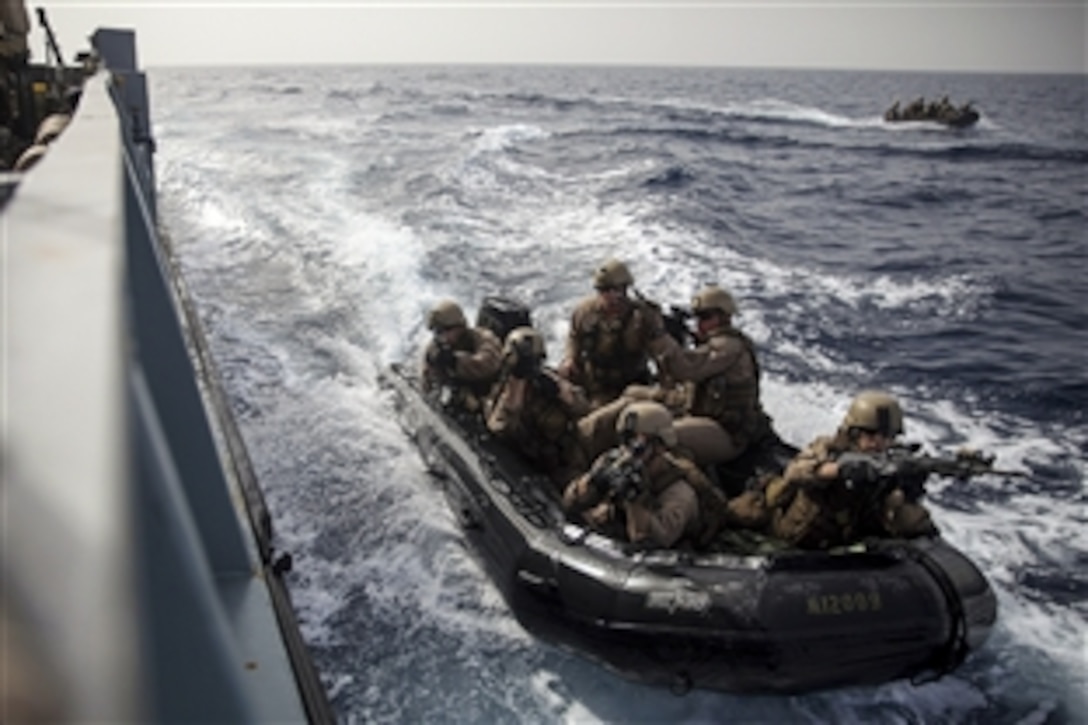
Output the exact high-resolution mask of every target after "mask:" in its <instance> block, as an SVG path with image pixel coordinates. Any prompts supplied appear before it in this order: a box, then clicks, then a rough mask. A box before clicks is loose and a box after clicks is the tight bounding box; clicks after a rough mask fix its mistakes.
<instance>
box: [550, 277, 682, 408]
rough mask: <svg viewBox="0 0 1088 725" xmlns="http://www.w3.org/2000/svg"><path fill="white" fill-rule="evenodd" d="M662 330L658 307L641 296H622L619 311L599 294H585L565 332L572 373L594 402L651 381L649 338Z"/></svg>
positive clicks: (611, 398)
mask: <svg viewBox="0 0 1088 725" xmlns="http://www.w3.org/2000/svg"><path fill="white" fill-rule="evenodd" d="M661 330H662V323H661V315H660V313H658V312H657V311H656V310H653V309H652V308H651V307H650V306H649V305H647V304H645V303H643V302H640V301H638V300H632V299H624V300H623V303H622V309H621V311H620V312H619V313H618V314H610V313H609V312H608V311H607V310H606V309H605V304H604V302H603V301H602V300H601V299H600V298H598V297H589V298H587V299H585V300H583V301H582V302H581V303H579V304H578V306H577V307H576V308H575V310H574V312H573V313H572V314H571V324H570V333H569V334H568V336H567V350H566V355H565V360H567V361H569V364H570V369H571V373H570V379H571V380H572V382H575V383H577V384H579V385H581V386H582V387H583V388H584V389H585V391H586V394H587V395H588V396H589V399H590V403H591V405H592V406H593V407H597V406H600V405H603V404H604V403H607V402H608V401H610V400H614V399H615V398H617V397H618V396H619V395H620V393H622V392H623V390H624V388H626V387H627V386H628V385H631V384H632V383H648V382H650V379H651V376H650V368H649V360H650V358H649V354H648V352H649V348H650V342H651V341H652V340H653V339H654V337H656V336H658V335H660V334H661Z"/></svg>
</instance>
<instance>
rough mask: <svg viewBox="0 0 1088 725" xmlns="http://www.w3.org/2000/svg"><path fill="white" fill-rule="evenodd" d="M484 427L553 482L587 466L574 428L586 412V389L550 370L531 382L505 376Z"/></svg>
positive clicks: (564, 479)
mask: <svg viewBox="0 0 1088 725" xmlns="http://www.w3.org/2000/svg"><path fill="white" fill-rule="evenodd" d="M490 408H491V410H490V412H489V414H488V416H487V427H488V430H490V431H491V432H492V433H493V434H494V435H495V436H497V437H498V438H501V439H503V440H505V441H507V442H508V443H510V444H512V446H513V447H514V448H516V449H517V450H518V451H520V452H521V453H522V455H524V456H525V457H526V458H527V459H529V460H530V461H531V462H533V463H534V464H535V465H536V466H537V467H539V468H540V469H541V470H542V471H544V472H545V473H547V474H549V475H550V476H552V478H553V480H555V481H556V483H557V484H566V482H567V481H569V480H570V479H571V477H573V476H574V475H576V474H578V473H580V472H582V471H584V470H585V469H586V467H587V466H588V465H589V461H588V460H587V459H586V456H585V453H584V452H583V450H582V446H581V444H580V442H579V440H578V436H577V433H576V429H575V423H576V421H577V420H578V419H579V418H581V417H582V416H583V415H585V414H586V413H587V412H589V401H587V400H586V397H585V393H584V392H582V390H581V389H579V388H578V387H577V386H575V385H572V384H571V383H570V382H569V381H567V380H563V379H562V378H560V377H559V376H558V375H557V374H556V373H554V372H553V371H551V370H546V369H541V370H540V371H539V372H538V373H537V374H536V376H535V377H534V378H533V379H531V380H524V379H521V378H515V377H513V376H511V375H507V376H506V377H505V379H503V380H502V382H501V383H499V386H498V388H497V389H496V393H495V398H494V403H493V404H492V405H491V406H490Z"/></svg>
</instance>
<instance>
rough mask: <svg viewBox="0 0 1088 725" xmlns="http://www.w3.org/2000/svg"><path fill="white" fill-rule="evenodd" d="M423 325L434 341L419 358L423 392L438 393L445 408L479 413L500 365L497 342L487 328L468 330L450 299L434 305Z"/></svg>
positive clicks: (497, 375)
mask: <svg viewBox="0 0 1088 725" xmlns="http://www.w3.org/2000/svg"><path fill="white" fill-rule="evenodd" d="M427 326H428V327H429V328H430V329H431V331H432V332H433V333H434V338H433V339H432V340H431V342H430V343H429V344H428V345H427V349H426V351H425V352H424V355H423V376H422V383H423V390H424V392H436V391H441V392H442V393H443V396H444V398H443V400H444V402H445V403H446V404H447V406H449V407H452V408H453V409H459V410H464V411H467V412H469V413H474V414H482V412H483V404H484V401H485V400H486V399H487V396H488V394H489V393H490V391H491V387H492V385H494V383H495V381H496V380H497V379H498V377H499V368H500V365H501V364H502V349H501V345H500V343H499V339H498V338H497V337H495V333H493V332H492V331H491V330H488V329H487V328H484V327H471V328H470V327H469V326H468V323H467V321H466V320H465V313H464V312H463V311H462V310H461V307H460V305H458V304H457V303H456V302H453V301H451V300H445V301H443V302H439V303H438V304H437V305H435V307H434V309H432V310H431V313H430V315H429V317H428V319H427ZM445 396H448V397H445Z"/></svg>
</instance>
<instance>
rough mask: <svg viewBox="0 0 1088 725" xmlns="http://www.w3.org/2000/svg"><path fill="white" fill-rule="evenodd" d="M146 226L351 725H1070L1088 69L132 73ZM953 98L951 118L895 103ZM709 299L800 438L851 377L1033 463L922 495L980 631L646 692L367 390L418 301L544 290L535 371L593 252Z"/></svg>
mask: <svg viewBox="0 0 1088 725" xmlns="http://www.w3.org/2000/svg"><path fill="white" fill-rule="evenodd" d="M150 79H151V82H152V115H153V119H154V126H155V134H156V140H157V142H158V156H157V159H158V161H157V163H158V174H159V178H158V183H159V186H160V193H161V197H160V211H161V214H162V219H163V224H164V227H165V229H166V231H167V233H168V234H169V236H170V237H171V239H172V243H173V245H174V249H175V252H176V255H177V257H178V259H179V261H180V265H181V268H182V272H183V275H184V279H185V282H186V283H187V284H188V286H189V288H190V290H191V292H192V294H193V296H194V297H195V300H196V303H197V307H198V311H199V314H200V317H201V319H202V322H203V324H204V326H205V327H206V331H207V333H208V335H209V337H210V340H211V344H212V350H213V353H214V356H215V359H216V361H217V363H218V366H219V368H220V372H221V374H222V376H223V378H224V381H225V386H226V389H227V392H228V395H229V397H230V400H231V404H232V406H233V409H234V411H235V413H236V414H237V416H238V419H239V423H240V427H241V430H242V433H243V435H244V437H245V440H246V443H247V444H248V446H249V450H250V454H251V456H252V458H253V460H254V463H255V465H256V468H257V473H258V476H259V478H260V481H261V483H262V485H263V487H264V490H265V492H266V495H267V497H268V499H269V504H270V506H271V508H272V512H273V516H274V519H275V524H276V527H277V529H278V533H279V536H280V538H281V541H280V547H281V548H285V549H288V550H290V551H292V553H293V554H294V557H295V569H294V571H293V572H292V573H291V574H290V575H289V584H290V588H291V593H292V596H293V598H294V600H295V602H296V604H297V606H298V609H299V611H300V616H301V618H302V622H303V628H304V635H305V637H306V639H307V641H308V642H309V644H310V646H311V648H312V651H313V654H314V657H315V660H316V664H317V666H318V668H319V670H320V672H321V675H322V678H323V680H324V682H325V683H326V685H327V686H328V691H329V694H330V697H331V700H332V703H333V705H334V707H335V710H336V712H337V714H338V716H339V718H340V720H341V721H342V722H344V723H407V722H411V723H415V722H428V723H447V722H448V723H514V722H517V723H522V722H524V723H583V722H608V723H618V722H624V723H626V722H690V723H718V722H721V723H726V722H728V723H749V722H752V723H783V722H788V723H825V722H836V723H839V722H865V723H1024V724H1026V725H1033V724H1036V723H1039V724H1041V723H1067V722H1069V723H1072V722H1082V723H1083V722H1088V706H1086V696H1085V692H1088V662H1086V659H1088V635H1086V631H1088V630H1086V626H1085V625H1086V620H1088V533H1086V531H1088V528H1086V525H1088V508H1086V493H1085V468H1086V466H1085V460H1086V449H1088V419H1086V414H1085V409H1086V407H1088V406H1086V403H1088V312H1086V311H1088V282H1086V279H1088V209H1086V198H1088V125H1086V104H1088V101H1086V87H1088V85H1086V83H1085V77H1084V76H1029V75H1019V76H1017V75H936V74H908V73H863V72H801V71H771V70H730V69H666V68H577V67H552V68H535V67H497V68H490V67H461V68H459V67H453V68H438V67H311V68H285V69H275V68H261V69H238V68H230V69H186V70H182V69H173V70H165V69H164V70H158V71H152V72H151V74H150ZM944 94H947V95H949V96H950V97H951V99H952V100H953V101H954V102H963V101H966V100H972V101H974V102H975V104H976V105H977V107H978V108H979V109H980V110H981V111H982V113H983V117H982V120H981V121H980V122H979V123H978V124H977V125H976V126H975V127H973V128H971V129H968V130H963V131H954V130H949V129H946V128H943V127H938V126H935V125H930V124H925V123H913V124H894V125H890V124H887V123H885V122H883V121H882V118H881V116H882V113H883V111H884V109H885V108H886V107H887V106H889V105H890V104H891V103H892V101H893V100H895V99H896V98H899V99H900V100H903V101H908V100H910V99H912V98H914V97H916V96H920V95H924V96H927V97H939V96H941V95H944ZM613 255H614V256H618V257H621V258H623V259H624V260H626V261H627V262H628V263H629V264H630V266H631V268H632V270H633V272H634V274H635V277H636V283H637V287H638V288H639V289H640V290H641V291H642V292H643V293H644V294H645V295H647V296H649V297H652V298H655V299H658V300H660V301H662V302H675V303H685V302H687V301H688V299H689V298H690V296H691V293H692V292H693V291H694V290H695V289H696V288H697V287H698V286H700V285H701V284H703V283H706V282H718V283H720V284H722V285H724V286H726V287H728V288H729V289H730V290H732V291H733V293H734V294H735V296H736V297H737V299H738V301H739V304H740V307H741V313H740V315H739V317H738V319H737V322H738V325H739V326H740V327H741V328H742V329H744V330H745V331H747V332H748V333H749V334H750V335H751V336H752V337H753V338H754V339H755V341H756V342H757V343H758V346H759V349H760V354H761V361H762V364H763V368H764V400H765V406H766V407H767V409H768V411H769V412H770V413H771V414H772V416H773V417H774V421H775V425H776V427H777V429H778V431H779V432H780V434H781V435H782V436H783V437H784V438H786V439H787V440H789V441H791V442H793V443H795V444H798V445H801V444H804V443H806V442H808V440H809V439H811V438H812V437H814V436H816V435H819V434H822V433H826V432H829V431H831V430H832V429H834V428H835V427H836V425H837V424H838V421H839V419H840V418H841V416H842V414H843V412H844V411H845V408H846V405H847V403H848V401H849V399H850V397H851V396H852V395H853V394H854V393H855V392H857V391H858V390H859V389H862V388H866V387H874V386H876V387H881V388H885V389H888V390H890V391H892V392H894V393H895V394H896V395H898V396H900V398H901V399H902V401H903V403H904V406H905V408H906V411H907V437H908V438H909V439H911V440H914V441H918V442H921V443H923V444H924V445H925V446H926V447H927V448H928V449H929V450H930V451H932V452H936V453H950V452H951V451H953V450H954V449H956V448H959V447H960V446H973V447H977V448H981V449H983V450H986V451H989V452H991V453H994V454H996V456H997V465H999V466H1001V467H1004V468H1013V469H1019V470H1024V471H1029V472H1030V473H1031V476H1030V477H1029V478H1026V479H1009V480H1005V479H1001V478H991V479H976V480H975V481H973V482H972V483H969V484H961V483H952V482H948V481H934V482H932V484H931V486H930V497H929V504H930V506H931V508H932V510H933V513H934V517H935V519H936V521H937V523H938V524H939V526H940V528H941V530H942V532H943V534H944V535H945V536H946V537H947V538H948V539H950V540H951V541H952V542H953V543H954V544H955V545H956V546H958V547H960V548H962V549H963V550H964V551H966V552H967V553H968V555H970V556H971V557H972V558H973V559H974V560H975V561H976V562H977V563H978V565H979V566H980V568H981V569H982V570H983V571H984V572H985V573H986V575H987V576H988V577H989V578H990V580H991V581H992V583H993V585H994V587H995V589H996V592H997V596H998V600H999V605H1000V615H999V617H1000V618H999V622H998V625H997V627H996V629H995V631H994V633H993V635H992V637H991V638H990V640H989V641H988V642H987V644H986V645H985V647H983V648H982V649H981V650H980V651H978V652H977V653H975V654H973V655H972V656H971V657H970V658H969V659H968V661H967V662H966V663H965V664H964V665H963V666H962V667H961V668H960V669H959V670H958V671H956V672H955V673H954V674H952V675H949V676H946V677H944V678H943V679H940V680H938V681H936V682H930V683H926V684H912V683H910V682H905V681H903V682H894V683H890V684H887V685H884V686H881V687H865V688H848V689H843V690H838V691H833V692H826V693H818V694H812V695H807V696H797V697H768V696H758V697H757V696H739V695H726V694H721V693H712V692H695V693H691V694H689V695H687V696H685V697H677V696H674V695H672V694H670V693H669V692H667V691H663V690H658V689H654V688H649V687H646V686H642V685H638V684H633V683H630V682H627V681H625V680H622V679H619V678H618V677H616V676H614V675H612V674H611V673H609V672H607V671H605V670H603V669H602V668H600V667H598V666H596V665H594V664H591V663H589V662H587V661H585V660H583V659H582V658H581V657H579V656H578V655H577V654H574V653H570V652H566V651H562V650H559V649H556V648H554V647H552V646H550V645H548V644H546V643H543V642H541V641H538V640H536V639H534V638H533V637H532V636H530V635H528V634H527V633H526V632H525V631H524V630H523V629H522V628H521V627H520V626H519V625H518V623H517V622H516V620H515V619H514V618H513V616H512V615H511V613H510V611H509V609H508V608H507V607H506V605H505V604H504V602H503V600H502V599H501V597H500V596H499V594H498V592H497V590H496V589H495V588H494V587H493V586H492V584H491V582H490V580H489V579H488V578H487V577H486V576H485V575H484V574H483V572H482V570H481V568H480V567H479V566H478V564H477V562H476V560H475V559H474V558H473V555H472V553H471V551H469V550H467V549H466V548H465V546H464V542H463V540H462V537H461V535H460V533H459V531H458V528H457V525H456V523H455V520H454V518H453V516H452V515H451V513H450V512H449V511H448V510H447V508H446V506H445V503H444V498H443V497H442V495H441V493H440V492H439V490H438V489H437V488H436V487H435V486H434V485H433V484H432V483H431V481H430V480H429V479H428V476H427V474H426V471H425V469H424V466H423V464H422V462H421V460H420V459H419V457H418V455H417V453H416V451H415V449H414V448H413V447H412V445H411V442H410V440H409V438H408V436H407V435H406V434H405V433H404V432H403V431H402V430H401V428H400V426H399V424H398V421H397V419H396V417H395V415H394V412H393V409H392V407H391V401H390V399H389V398H388V397H387V396H386V395H385V394H384V393H383V391H382V389H381V388H380V386H379V385H378V382H377V376H378V374H379V372H380V371H382V370H383V369H384V368H385V367H386V366H388V365H389V364H390V363H392V362H395V361H400V360H405V359H412V360H415V359H417V358H418V355H419V354H420V351H421V349H422V346H423V345H424V343H425V342H426V340H427V331H426V329H425V327H424V325H423V320H424V317H425V314H426V311H427V310H428V308H429V307H430V306H431V305H432V304H433V303H434V302H436V301H437V300H439V299H440V298H445V297H452V298H455V299H457V300H460V301H461V302H462V304H463V305H464V306H465V307H466V309H468V310H469V311H470V312H471V311H474V310H475V309H476V306H477V305H478V304H479V303H480V301H481V300H482V299H483V297H484V296H485V295H488V294H504V295H508V296H513V297H516V298H519V299H521V300H523V301H525V302H527V303H529V304H531V305H532V308H533V310H534V320H535V322H536V323H537V326H538V327H539V328H540V329H541V330H542V331H543V332H544V334H545V336H546V340H547V344H548V351H549V358H550V359H551V361H552V362H557V361H558V358H559V356H560V354H561V351H562V340H563V337H564V334H565V332H566V329H567V324H568V323H567V321H568V316H569V313H570V311H571V309H572V308H573V306H574V304H575V302H576V301H577V300H578V299H579V298H581V297H582V296H583V295H585V294H588V293H589V292H590V287H591V281H590V278H591V274H592V270H593V269H594V268H595V267H596V266H597V265H598V264H599V263H600V262H601V261H602V260H603V259H605V258H606V257H609V256H613Z"/></svg>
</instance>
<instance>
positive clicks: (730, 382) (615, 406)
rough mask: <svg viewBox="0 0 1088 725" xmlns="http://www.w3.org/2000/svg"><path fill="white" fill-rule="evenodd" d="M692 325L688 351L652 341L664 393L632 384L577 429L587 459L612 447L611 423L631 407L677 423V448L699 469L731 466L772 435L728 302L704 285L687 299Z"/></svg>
mask: <svg viewBox="0 0 1088 725" xmlns="http://www.w3.org/2000/svg"><path fill="white" fill-rule="evenodd" d="M692 311H693V312H694V314H695V316H696V317H697V318H698V322H697V327H696V330H695V345H694V346H693V347H683V346H681V345H680V343H678V342H677V341H676V340H674V339H673V338H672V337H671V336H669V335H665V334H662V335H660V336H658V337H657V338H656V339H655V340H654V342H653V344H652V345H651V350H652V352H653V354H654V357H656V358H657V359H658V360H660V362H661V367H662V369H663V371H664V373H665V376H666V377H667V378H668V379H670V380H672V381H674V382H675V383H676V384H674V385H671V386H661V385H658V386H653V387H647V386H638V385H633V386H631V387H629V388H627V390H625V391H624V394H623V396H621V397H620V398H618V399H617V400H615V401H613V402H612V403H609V404H608V405H606V406H604V407H602V408H600V409H598V410H596V411H594V412H593V413H591V414H590V415H588V416H587V417H586V418H585V419H583V420H582V421H581V422H580V423H579V429H580V432H581V435H582V436H583V438H584V440H585V445H586V447H587V450H589V452H590V455H596V454H597V453H599V452H600V451H602V450H604V449H605V448H608V447H611V445H612V444H613V443H614V442H615V438H614V432H613V431H614V430H615V420H616V416H617V415H619V412H620V411H621V410H622V409H623V408H624V407H625V406H626V405H627V404H629V403H630V402H632V401H634V400H645V399H652V400H656V401H657V402H659V403H663V404H665V405H666V406H668V407H669V409H670V410H671V411H672V412H673V414H674V415H675V416H676V420H675V421H674V424H673V427H674V428H675V430H676V437H677V439H678V441H679V445H680V447H681V448H682V449H683V450H684V451H686V452H687V453H689V454H690V455H691V457H692V458H693V459H694V460H695V462H696V463H698V464H699V465H701V466H710V465H716V464H719V463H725V462H727V461H731V460H733V459H735V458H737V457H738V456H740V455H741V454H743V453H744V452H745V451H746V450H747V449H748V447H749V446H751V445H753V444H756V443H758V442H759V441H761V440H762V439H763V438H764V437H766V436H767V435H769V434H770V433H771V424H770V418H769V417H768V416H767V414H766V413H765V412H764V410H763V405H762V403H761V402H760V390H759V385H760V369H759V361H758V359H757V356H756V349H755V344H754V343H753V342H752V341H751V339H749V337H748V336H747V335H745V334H744V333H743V332H741V331H740V330H738V329H737V328H736V327H734V326H733V315H735V314H736V312H737V305H736V302H734V301H733V296H732V295H730V294H729V292H727V291H726V290H724V289H722V288H721V287H718V286H716V285H708V286H706V287H704V288H702V289H701V290H699V292H698V293H697V294H696V295H695V296H694V298H693V299H692Z"/></svg>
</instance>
